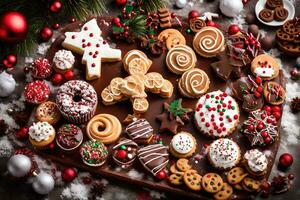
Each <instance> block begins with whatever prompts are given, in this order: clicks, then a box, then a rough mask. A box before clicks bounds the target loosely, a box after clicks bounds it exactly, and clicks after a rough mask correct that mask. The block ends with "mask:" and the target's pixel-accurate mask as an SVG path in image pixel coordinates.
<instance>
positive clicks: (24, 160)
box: [7, 154, 31, 178]
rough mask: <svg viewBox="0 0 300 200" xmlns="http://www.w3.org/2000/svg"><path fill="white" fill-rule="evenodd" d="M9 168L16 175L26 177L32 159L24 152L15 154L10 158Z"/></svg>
mask: <svg viewBox="0 0 300 200" xmlns="http://www.w3.org/2000/svg"><path fill="white" fill-rule="evenodd" d="M7 169H8V171H9V173H10V174H11V175H13V176H14V177H17V178H20V177H24V176H26V175H27V174H28V173H29V172H30V169H31V160H30V158H28V157H27V156H25V155H22V154H17V155H14V156H12V157H11V158H10V159H9V161H8V163H7Z"/></svg>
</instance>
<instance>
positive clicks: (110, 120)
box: [86, 114, 122, 144]
mask: <svg viewBox="0 0 300 200" xmlns="http://www.w3.org/2000/svg"><path fill="white" fill-rule="evenodd" d="M121 132H122V125H121V123H120V121H119V120H118V118H116V117H115V116H113V115H110V114H99V115H96V116H94V117H93V118H92V119H91V120H90V121H89V123H88V124H87V126H86V133H87V135H88V137H89V138H90V139H92V140H99V141H101V142H102V143H104V144H111V143H113V142H115V141H117V140H118V138H119V137H120V134H121Z"/></svg>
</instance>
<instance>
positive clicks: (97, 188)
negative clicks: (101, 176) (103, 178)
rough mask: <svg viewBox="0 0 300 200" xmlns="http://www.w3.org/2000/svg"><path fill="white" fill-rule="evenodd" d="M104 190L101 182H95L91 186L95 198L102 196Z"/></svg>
mask: <svg viewBox="0 0 300 200" xmlns="http://www.w3.org/2000/svg"><path fill="white" fill-rule="evenodd" d="M105 190H106V188H105V185H104V184H103V183H102V182H95V183H94V184H93V186H92V188H91V192H92V194H93V198H94V199H96V197H102V195H103V193H104V192H105Z"/></svg>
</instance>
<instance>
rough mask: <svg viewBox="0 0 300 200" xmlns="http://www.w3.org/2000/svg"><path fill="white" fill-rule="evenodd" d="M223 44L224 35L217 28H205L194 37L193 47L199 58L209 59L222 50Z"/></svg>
mask: <svg viewBox="0 0 300 200" xmlns="http://www.w3.org/2000/svg"><path fill="white" fill-rule="evenodd" d="M224 43H225V39H224V35H223V33H222V32H221V31H220V30H219V29H218V28H215V27H211V26H206V27H203V28H202V29H200V30H199V32H198V33H197V34H196V35H195V37H194V40H193V47H194V50H195V51H196V52H197V53H198V54H199V55H200V56H203V57H205V58H211V57H215V56H216V55H217V54H218V53H219V52H220V51H222V50H223V48H224Z"/></svg>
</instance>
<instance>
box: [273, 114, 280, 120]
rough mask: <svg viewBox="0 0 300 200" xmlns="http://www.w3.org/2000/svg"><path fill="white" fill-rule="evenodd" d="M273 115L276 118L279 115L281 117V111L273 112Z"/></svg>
mask: <svg viewBox="0 0 300 200" xmlns="http://www.w3.org/2000/svg"><path fill="white" fill-rule="evenodd" d="M273 116H274V117H275V118H276V119H277V120H279V119H280V117H281V113H280V112H273Z"/></svg>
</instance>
